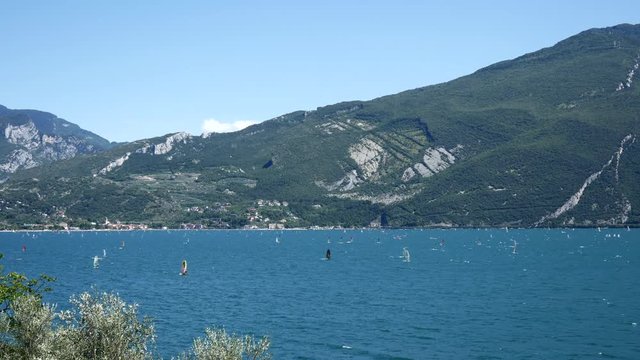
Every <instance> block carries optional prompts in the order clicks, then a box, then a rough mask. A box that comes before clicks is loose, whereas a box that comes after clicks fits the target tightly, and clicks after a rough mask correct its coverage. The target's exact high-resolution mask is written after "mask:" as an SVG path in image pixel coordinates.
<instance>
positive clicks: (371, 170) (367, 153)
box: [349, 139, 387, 179]
mask: <svg viewBox="0 0 640 360" xmlns="http://www.w3.org/2000/svg"><path fill="white" fill-rule="evenodd" d="M349 156H350V157H351V159H353V161H355V162H356V164H357V165H358V167H359V168H360V170H361V171H362V177H363V178H364V179H368V178H371V177H376V175H378V170H379V169H380V167H381V166H382V165H383V164H384V163H385V161H386V157H387V154H386V152H385V151H384V149H383V148H382V146H380V145H378V144H377V143H376V142H374V141H373V140H370V139H362V140H361V141H360V142H358V143H357V144H355V145H352V146H351V147H350V148H349Z"/></svg>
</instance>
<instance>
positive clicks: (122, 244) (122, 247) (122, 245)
mask: <svg viewBox="0 0 640 360" xmlns="http://www.w3.org/2000/svg"><path fill="white" fill-rule="evenodd" d="M122 249H124V240H122V241H121V242H120V250H122Z"/></svg>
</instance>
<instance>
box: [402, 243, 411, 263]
mask: <svg viewBox="0 0 640 360" xmlns="http://www.w3.org/2000/svg"><path fill="white" fill-rule="evenodd" d="M402 261H403V262H411V254H410V253H409V249H407V247H406V246H405V247H403V248H402Z"/></svg>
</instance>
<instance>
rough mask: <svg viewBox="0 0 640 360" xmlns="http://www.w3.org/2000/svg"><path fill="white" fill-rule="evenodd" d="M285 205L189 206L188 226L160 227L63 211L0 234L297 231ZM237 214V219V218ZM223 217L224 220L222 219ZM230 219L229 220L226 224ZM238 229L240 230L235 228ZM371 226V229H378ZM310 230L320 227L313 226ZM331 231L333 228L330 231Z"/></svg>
mask: <svg viewBox="0 0 640 360" xmlns="http://www.w3.org/2000/svg"><path fill="white" fill-rule="evenodd" d="M288 207H289V203H288V202H286V201H279V200H264V199H258V200H255V201H254V202H253V203H252V204H250V206H248V207H242V208H240V210H241V211H237V210H238V207H237V206H236V207H234V206H233V204H231V203H228V202H227V203H220V202H214V203H212V204H211V205H206V206H191V207H187V208H185V209H183V211H184V212H185V215H186V216H185V218H187V219H190V220H191V221H189V222H181V223H176V224H172V225H171V226H168V224H163V223H160V222H151V223H145V222H129V221H121V220H119V219H109V218H104V220H103V221H74V219H71V218H70V217H68V216H67V215H66V214H65V211H64V210H63V209H56V210H55V212H54V213H53V214H51V215H49V214H42V218H43V219H45V220H46V221H44V222H42V223H24V224H23V225H22V227H21V228H19V229H18V228H5V229H1V228H0V230H51V231H74V230H117V231H129V230H149V229H163V230H166V229H177V228H180V229H184V230H203V229H232V228H240V229H248V230H250V229H271V230H281V229H285V228H294V227H297V223H298V222H299V220H300V219H299V218H298V217H297V216H295V215H294V214H293V213H292V212H291V211H290V210H289V209H288ZM312 207H313V208H314V209H320V208H322V205H319V204H314V205H312ZM238 212H240V215H238ZM225 215H226V216H225ZM230 219H233V220H230ZM238 225H241V226H238ZM376 225H377V224H375V223H372V224H371V225H370V226H371V227H378V226H379V225H377V226H376ZM311 228H313V229H319V228H320V227H317V226H313V227H311ZM331 228H335V227H331Z"/></svg>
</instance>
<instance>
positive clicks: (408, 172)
mask: <svg viewBox="0 0 640 360" xmlns="http://www.w3.org/2000/svg"><path fill="white" fill-rule="evenodd" d="M414 176H416V172H415V171H413V169H412V168H407V169H406V170H405V171H404V172H403V173H402V178H401V179H402V181H404V182H407V181H409V180H411V179H413V177H414Z"/></svg>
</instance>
